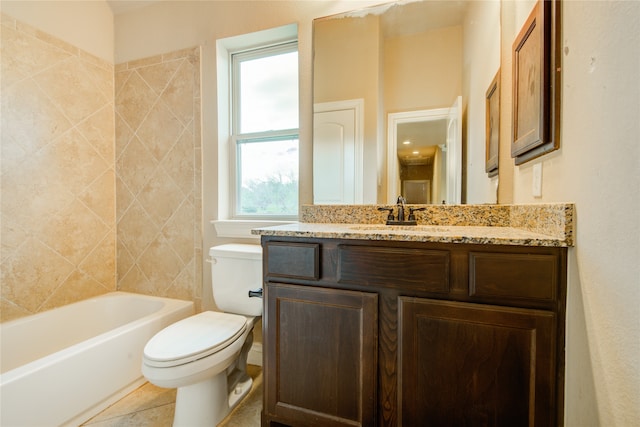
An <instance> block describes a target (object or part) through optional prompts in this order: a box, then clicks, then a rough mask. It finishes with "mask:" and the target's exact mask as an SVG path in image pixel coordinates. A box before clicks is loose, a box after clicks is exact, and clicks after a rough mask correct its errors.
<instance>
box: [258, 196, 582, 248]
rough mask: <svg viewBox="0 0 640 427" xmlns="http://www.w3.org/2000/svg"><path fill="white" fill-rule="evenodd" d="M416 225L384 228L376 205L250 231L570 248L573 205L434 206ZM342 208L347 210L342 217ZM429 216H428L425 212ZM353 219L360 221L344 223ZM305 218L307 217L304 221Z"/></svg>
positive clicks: (319, 212)
mask: <svg viewBox="0 0 640 427" xmlns="http://www.w3.org/2000/svg"><path fill="white" fill-rule="evenodd" d="M429 209H430V210H431V212H427V214H425V213H423V212H417V213H418V214H422V215H423V216H419V217H418V225H417V226H387V225H385V224H384V213H380V212H379V211H377V205H369V206H352V207H351V210H350V209H349V207H345V206H336V207H331V206H318V207H316V206H314V205H308V206H304V207H303V212H302V219H303V221H302V222H296V223H291V224H285V225H278V226H274V227H264V228H257V229H254V230H252V234H256V235H261V236H280V237H303V238H325V239H357V240H390V241H403V242H434V243H469V244H491V245H520V246H554V247H567V246H573V228H574V224H573V205H572V204H552V205H511V206H505V205H500V206H499V205H496V206H495V208H494V207H487V206H486V205H481V206H475V207H474V206H473V205H466V206H464V207H452V206H442V207H438V206H434V207H430V208H429ZM345 212H346V213H348V214H347V215H345ZM427 215H428V216H427ZM353 218H356V219H358V220H359V221H362V222H358V223H349V222H346V221H348V219H353ZM305 220H306V221H305Z"/></svg>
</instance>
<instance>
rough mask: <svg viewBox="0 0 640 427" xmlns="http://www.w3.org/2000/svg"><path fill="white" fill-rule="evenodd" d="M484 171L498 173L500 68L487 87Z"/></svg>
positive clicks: (491, 173)
mask: <svg viewBox="0 0 640 427" xmlns="http://www.w3.org/2000/svg"><path fill="white" fill-rule="evenodd" d="M485 104H486V132H487V133H486V138H485V145H486V147H485V153H486V154H485V172H487V173H488V174H489V176H490V177H493V176H496V175H497V174H498V157H499V153H500V70H498V72H497V73H496V75H495V77H494V78H493V80H492V81H491V84H490V85H489V88H488V89H487V93H486V97H485Z"/></svg>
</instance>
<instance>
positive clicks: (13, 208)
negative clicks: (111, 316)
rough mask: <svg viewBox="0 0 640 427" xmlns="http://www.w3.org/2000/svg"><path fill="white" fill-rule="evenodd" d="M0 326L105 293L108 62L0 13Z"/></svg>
mask: <svg viewBox="0 0 640 427" xmlns="http://www.w3.org/2000/svg"><path fill="white" fill-rule="evenodd" d="M1 42H2V54H1V55H2V56H1V70H0V73H1V91H2V92H1V95H2V96H1V98H2V106H1V113H2V132H1V133H2V135H1V143H2V149H1V161H2V163H1V175H0V176H1V178H0V179H1V182H0V188H1V196H0V197H1V203H0V215H1V217H0V218H1V219H0V222H1V227H0V238H1V241H2V246H1V250H0V263H1V264H0V282H1V294H2V304H1V308H0V319H1V320H9V319H12V318H17V317H20V316H23V315H27V314H30V313H35V312H38V311H42V310H45V309H48V308H52V307H56V306H59V305H63V304H66V303H70V302H74V301H77V300H80V299H84V298H87V297H90V296H94V295H98V294H102V293H105V292H108V291H113V290H115V288H116V281H115V268H116V260H115V252H116V244H115V241H116V221H115V218H116V217H115V161H114V158H115V156H114V132H113V128H114V118H113V108H114V104H113V65H112V64H109V63H107V62H105V61H103V60H101V59H98V58H96V57H93V56H91V55H89V54H88V53H86V52H84V51H81V50H79V49H78V48H76V47H74V46H71V45H69V44H67V43H65V42H62V41H60V40H58V39H56V38H54V37H52V36H49V35H47V34H45V33H42V32H41V31H39V30H37V29H35V28H33V27H30V26H27V25H24V24H22V23H21V22H18V21H16V20H14V19H12V18H11V17H9V16H7V15H2V35H1Z"/></svg>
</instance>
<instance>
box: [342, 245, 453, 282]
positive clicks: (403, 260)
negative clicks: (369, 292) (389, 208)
mask: <svg viewBox="0 0 640 427" xmlns="http://www.w3.org/2000/svg"><path fill="white" fill-rule="evenodd" d="M337 278H338V283H345V284H356V285H374V286H384V287H392V288H402V289H411V290H419V291H425V292H436V293H448V292H449V251H438V250H430V249H414V248H391V247H372V246H356V245H339V246H338V262H337Z"/></svg>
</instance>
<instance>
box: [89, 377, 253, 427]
mask: <svg viewBox="0 0 640 427" xmlns="http://www.w3.org/2000/svg"><path fill="white" fill-rule="evenodd" d="M247 372H248V373H249V375H251V377H252V378H253V386H252V387H251V391H250V392H249V394H248V395H247V397H246V398H245V399H244V400H243V401H242V402H241V403H240V405H238V406H237V407H236V408H235V409H234V410H233V411H232V412H231V414H229V416H228V417H226V418H225V419H224V420H223V421H222V423H221V424H219V426H220V427H258V426H260V411H261V410H262V369H261V368H260V367H259V366H252V365H250V366H249V367H248V369H247ZM175 401H176V391H175V389H164V388H160V387H156V386H154V385H153V384H150V383H145V384H144V385H142V386H141V387H139V388H138V389H136V390H134V391H133V392H132V393H130V394H129V395H127V396H125V397H124V398H123V399H121V400H119V401H118V402H116V403H114V404H113V405H111V406H110V407H109V408H107V409H105V410H104V411H102V412H101V413H99V414H98V415H96V416H95V417H93V418H92V419H90V420H89V421H87V422H86V423H85V424H83V425H82V426H86V427H171V423H172V421H173V411H174V408H175Z"/></svg>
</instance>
